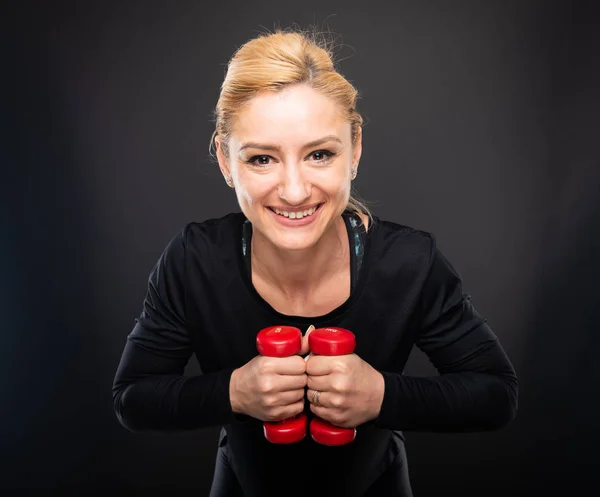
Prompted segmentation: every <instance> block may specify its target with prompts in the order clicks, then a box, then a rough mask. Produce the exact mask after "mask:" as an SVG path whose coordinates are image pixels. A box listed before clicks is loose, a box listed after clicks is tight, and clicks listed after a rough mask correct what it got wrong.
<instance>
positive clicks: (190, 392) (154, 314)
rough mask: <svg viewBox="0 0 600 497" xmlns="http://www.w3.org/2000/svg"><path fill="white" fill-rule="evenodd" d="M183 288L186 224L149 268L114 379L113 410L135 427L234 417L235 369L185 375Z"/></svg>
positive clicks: (188, 347) (191, 425)
mask: <svg viewBox="0 0 600 497" xmlns="http://www.w3.org/2000/svg"><path fill="white" fill-rule="evenodd" d="M185 292H186V265H185V228H184V229H183V230H182V231H181V232H180V233H179V234H178V235H177V236H175V237H174V238H173V239H172V240H171V241H170V242H169V244H168V245H167V247H166V248H165V250H164V252H163V253H162V255H161V256H160V258H159V260H158V262H157V263H156V264H155V266H154V268H153V269H152V271H151V273H150V276H149V279H148V289H147V292H146V297H145V299H144V302H143V308H142V312H141V315H140V317H139V318H137V319H136V320H135V326H134V327H133V330H132V331H131V333H129V335H128V337H127V342H126V344H125V348H124V351H123V354H122V356H121V360H120V364H119V366H118V369H117V372H116V375H115V378H114V382H113V388H112V392H113V405H114V411H115V414H116V416H117V419H118V420H119V422H120V423H121V424H122V425H123V426H124V427H126V428H127V429H129V430H131V431H138V432H139V431H147V430H189V429H196V428H201V427H206V426H211V425H223V424H227V423H229V422H231V421H233V420H235V419H236V418H235V416H234V414H233V411H232V409H231V404H230V399H229V382H230V379H231V374H232V372H233V369H227V370H222V371H218V372H216V373H210V374H201V375H196V376H183V374H184V369H185V366H186V364H187V363H188V361H189V359H190V357H191V355H192V352H193V348H192V342H191V338H190V334H189V329H188V323H187V322H186V312H185Z"/></svg>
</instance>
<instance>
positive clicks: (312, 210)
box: [273, 207, 317, 219]
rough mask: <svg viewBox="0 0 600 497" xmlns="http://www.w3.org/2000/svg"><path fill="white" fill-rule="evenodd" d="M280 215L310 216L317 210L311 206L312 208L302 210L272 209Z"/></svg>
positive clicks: (296, 217)
mask: <svg viewBox="0 0 600 497" xmlns="http://www.w3.org/2000/svg"><path fill="white" fill-rule="evenodd" d="M273 210H274V211H275V212H276V213H277V214H279V215H280V216H285V217H289V218H290V219H302V218H303V217H305V216H311V215H313V214H314V213H315V211H316V210H317V207H313V208H312V209H307V210H305V211H303V212H286V211H280V210H279V209H273Z"/></svg>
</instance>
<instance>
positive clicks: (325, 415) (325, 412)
mask: <svg viewBox="0 0 600 497" xmlns="http://www.w3.org/2000/svg"><path fill="white" fill-rule="evenodd" d="M310 410H311V412H312V413H313V414H314V415H315V416H317V417H319V418H321V419H323V420H325V421H328V422H330V423H331V421H330V420H329V415H330V414H331V411H330V410H329V409H327V408H326V407H321V406H316V405H314V404H313V403H312V402H311V403H310ZM332 424H333V423H332Z"/></svg>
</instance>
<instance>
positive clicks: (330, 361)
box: [306, 354, 385, 428]
mask: <svg viewBox="0 0 600 497" xmlns="http://www.w3.org/2000/svg"><path fill="white" fill-rule="evenodd" d="M306 373H307V374H308V384H307V385H308V392H307V397H308V399H309V401H310V403H311V404H310V410H311V411H312V412H313V413H314V414H315V415H316V416H318V417H320V418H321V419H324V420H325V421H328V422H329V423H331V424H333V425H335V426H339V427H341V428H355V427H357V426H359V425H361V424H363V423H366V422H367V421H370V420H371V419H375V418H376V417H377V416H378V415H379V411H380V409H381V403H382V401H383V393H384V390H385V382H384V379H383V376H382V375H381V373H379V371H377V370H376V369H374V368H373V367H372V366H371V365H369V364H368V363H366V362H365V361H363V360H362V359H361V358H360V357H359V356H357V355H356V354H347V355H340V356H322V355H313V354H311V355H310V356H309V358H308V360H307V361H306ZM315 390H318V391H319V392H321V394H320V395H319V399H318V400H319V404H320V405H321V406H317V405H315V404H314V403H313V394H314V391H315Z"/></svg>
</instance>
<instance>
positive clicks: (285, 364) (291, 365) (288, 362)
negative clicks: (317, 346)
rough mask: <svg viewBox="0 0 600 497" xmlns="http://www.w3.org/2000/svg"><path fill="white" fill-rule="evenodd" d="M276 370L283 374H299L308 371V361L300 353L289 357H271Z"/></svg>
mask: <svg viewBox="0 0 600 497" xmlns="http://www.w3.org/2000/svg"><path fill="white" fill-rule="evenodd" d="M270 359H271V360H272V361H273V364H274V365H275V367H274V372H275V373H277V374H282V375H298V374H304V373H306V361H305V360H304V359H303V358H302V357H300V356H299V355H293V356H289V357H271V358H270Z"/></svg>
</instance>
